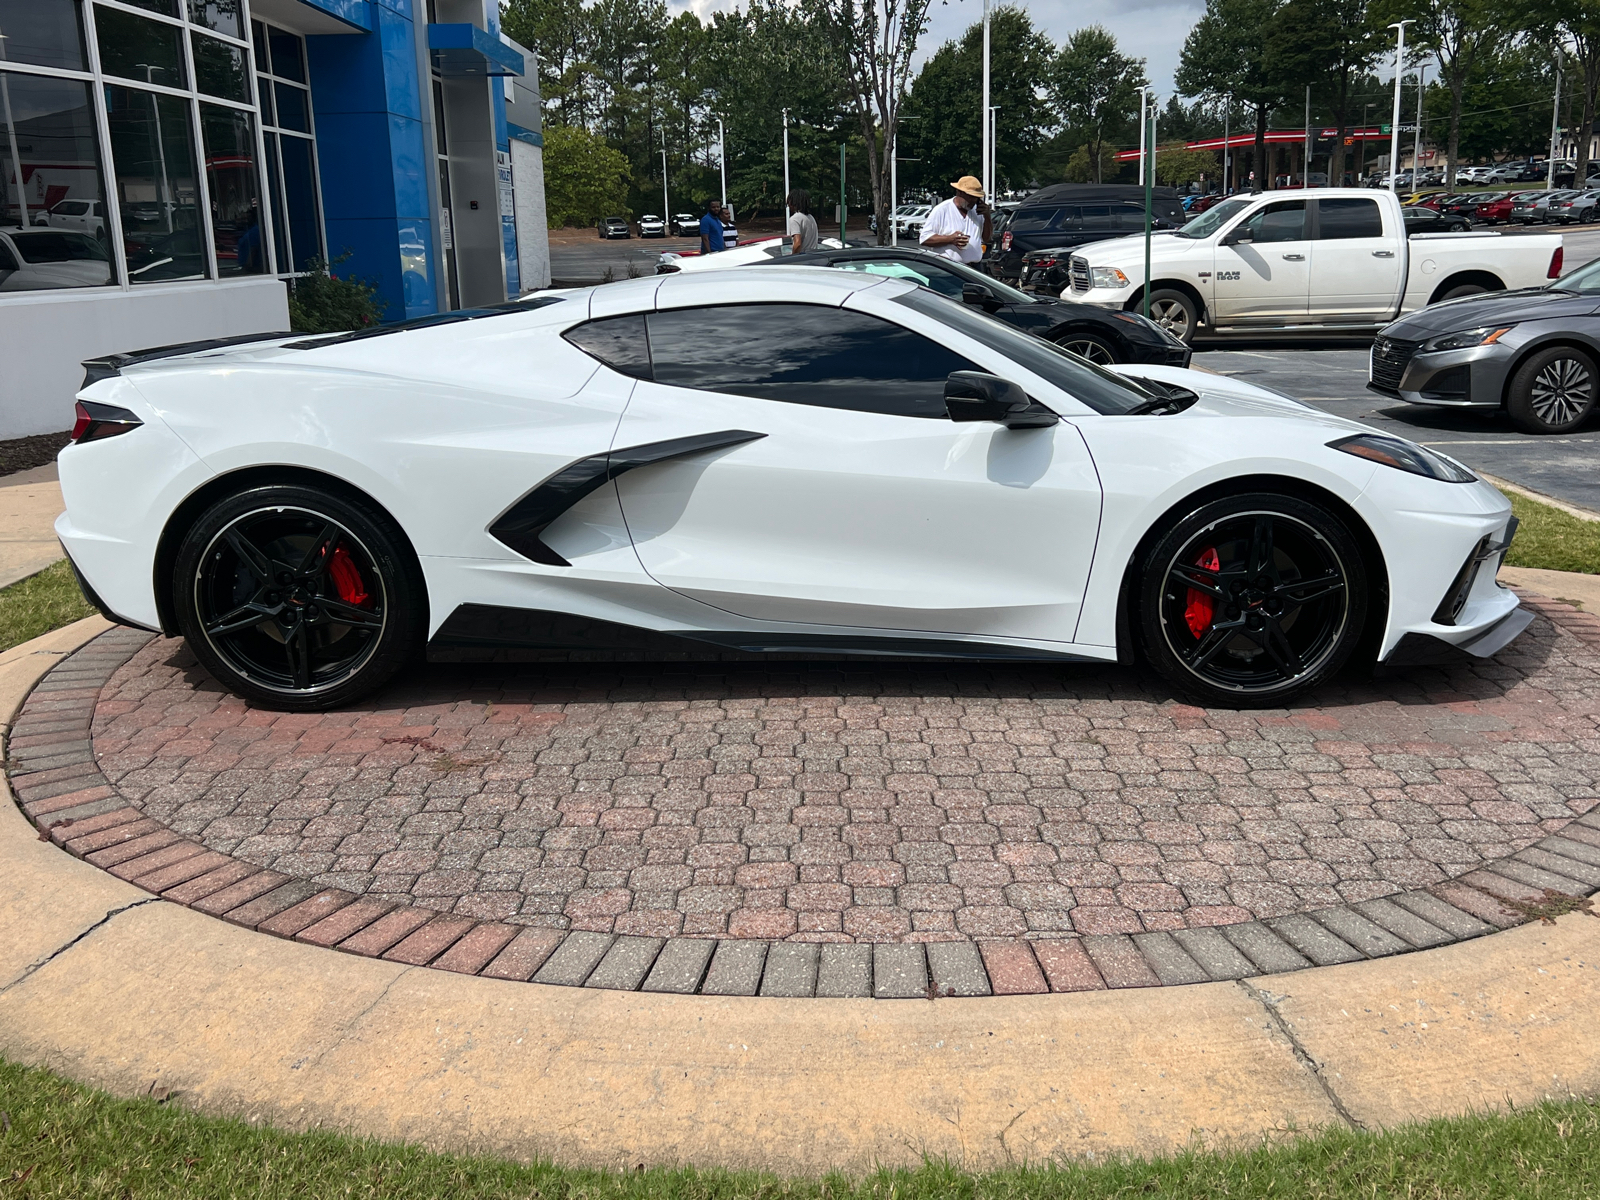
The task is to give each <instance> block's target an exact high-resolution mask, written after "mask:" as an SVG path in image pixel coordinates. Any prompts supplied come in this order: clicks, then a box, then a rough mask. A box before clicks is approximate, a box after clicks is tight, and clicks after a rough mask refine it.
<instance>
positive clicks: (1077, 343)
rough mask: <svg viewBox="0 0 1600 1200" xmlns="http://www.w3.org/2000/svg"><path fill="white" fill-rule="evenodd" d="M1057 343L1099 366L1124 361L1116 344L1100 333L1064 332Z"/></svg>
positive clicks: (1107, 365)
mask: <svg viewBox="0 0 1600 1200" xmlns="http://www.w3.org/2000/svg"><path fill="white" fill-rule="evenodd" d="M1056 345H1058V346H1060V347H1061V348H1062V349H1063V350H1069V351H1071V352H1072V353H1073V354H1076V355H1077V356H1078V357H1079V358H1086V359H1088V360H1089V361H1090V362H1092V363H1094V364H1095V365H1097V366H1101V367H1109V366H1110V365H1111V364H1113V363H1119V362H1122V361H1123V359H1122V357H1121V356H1119V355H1118V353H1117V348H1116V346H1115V345H1114V344H1113V343H1112V342H1111V341H1110V339H1109V338H1105V337H1102V336H1100V334H1098V333H1089V332H1087V331H1080V330H1074V331H1073V332H1071V333H1064V334H1062V335H1061V336H1060V337H1059V338H1057V339H1056Z"/></svg>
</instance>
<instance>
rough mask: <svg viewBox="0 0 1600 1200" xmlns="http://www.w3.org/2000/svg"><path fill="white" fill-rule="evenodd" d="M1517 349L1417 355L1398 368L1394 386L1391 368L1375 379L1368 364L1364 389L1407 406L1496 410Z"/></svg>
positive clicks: (1475, 348) (1499, 345)
mask: <svg viewBox="0 0 1600 1200" xmlns="http://www.w3.org/2000/svg"><path fill="white" fill-rule="evenodd" d="M1517 352H1518V347H1517V346H1514V345H1509V344H1507V342H1506V341H1500V342H1496V343H1495V344H1494V345H1492V346H1473V347H1471V348H1470V349H1467V350H1440V351H1434V352H1432V353H1424V352H1422V351H1417V352H1416V353H1414V354H1412V355H1411V356H1410V358H1409V359H1408V360H1407V361H1406V362H1405V363H1404V365H1403V366H1402V367H1401V370H1400V373H1399V379H1398V381H1397V382H1390V381H1391V380H1392V379H1393V376H1394V370H1393V366H1392V365H1391V366H1390V368H1389V370H1388V371H1387V372H1386V373H1385V375H1384V376H1383V377H1382V378H1375V376H1377V375H1378V372H1377V371H1375V370H1374V369H1373V367H1372V365H1371V362H1370V360H1369V366H1368V375H1367V388H1368V390H1369V391H1374V392H1377V393H1378V394H1379V395H1380V396H1392V397H1393V398H1395V399H1396V400H1404V401H1405V402H1406V403H1408V404H1429V405H1434V406H1437V407H1441V408H1479V409H1496V408H1499V407H1500V405H1501V402H1502V400H1503V399H1504V397H1505V387H1506V377H1507V376H1508V375H1509V374H1510V373H1511V365H1512V363H1513V362H1514V361H1515V360H1516V357H1517Z"/></svg>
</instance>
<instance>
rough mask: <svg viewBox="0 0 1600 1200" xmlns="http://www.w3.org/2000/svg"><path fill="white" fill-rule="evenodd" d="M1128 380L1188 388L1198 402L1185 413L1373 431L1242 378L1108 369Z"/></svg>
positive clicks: (1127, 366) (1188, 370)
mask: <svg viewBox="0 0 1600 1200" xmlns="http://www.w3.org/2000/svg"><path fill="white" fill-rule="evenodd" d="M1107 370H1111V371H1115V372H1116V373H1117V374H1119V375H1126V376H1128V377H1129V378H1130V379H1153V380H1155V381H1156V382H1157V383H1169V384H1173V385H1175V386H1177V387H1182V388H1188V389H1189V390H1190V391H1191V392H1195V393H1196V394H1198V395H1199V397H1200V399H1199V400H1197V401H1196V402H1195V403H1194V404H1192V405H1190V406H1189V407H1188V408H1186V409H1185V410H1184V412H1185V413H1206V414H1209V415H1211V416H1217V417H1287V418H1289V419H1291V420H1303V421H1308V422H1311V423H1312V424H1317V425H1323V426H1325V427H1327V428H1329V429H1332V430H1334V431H1335V432H1336V433H1371V432H1372V430H1371V429H1369V428H1368V427H1367V426H1365V425H1361V424H1359V423H1357V422H1355V421H1347V420H1345V419H1344V418H1343V417H1336V416H1333V415H1332V414H1331V413H1326V412H1323V411H1322V410H1321V409H1320V408H1313V407H1311V405H1309V404H1302V403H1301V402H1300V401H1298V400H1296V399H1294V398H1293V397H1292V396H1286V395H1284V394H1283V393H1282V392H1275V391H1271V390H1270V389H1268V388H1264V387H1261V386H1260V385H1259V384H1254V383H1246V382H1245V381H1244V380H1242V379H1230V378H1229V377H1228V376H1226V375H1218V374H1216V373H1215V372H1213V371H1200V370H1196V369H1194V368H1193V367H1167V366H1157V365H1155V364H1152V363H1122V364H1119V365H1117V366H1113V367H1108V368H1107Z"/></svg>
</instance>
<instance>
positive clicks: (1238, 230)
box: [1222, 225, 1256, 246]
mask: <svg viewBox="0 0 1600 1200" xmlns="http://www.w3.org/2000/svg"><path fill="white" fill-rule="evenodd" d="M1255 240H1256V238H1255V234H1254V233H1253V232H1251V230H1250V227H1249V226H1248V225H1236V226H1234V227H1233V228H1232V229H1230V230H1229V231H1228V236H1227V237H1225V238H1223V239H1222V244H1223V245H1224V246H1237V245H1238V244H1239V243H1240V242H1253V241H1255Z"/></svg>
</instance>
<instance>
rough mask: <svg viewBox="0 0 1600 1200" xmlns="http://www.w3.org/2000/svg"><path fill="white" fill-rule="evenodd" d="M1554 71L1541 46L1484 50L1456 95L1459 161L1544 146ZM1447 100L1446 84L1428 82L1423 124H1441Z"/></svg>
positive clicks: (1534, 151) (1521, 152)
mask: <svg viewBox="0 0 1600 1200" xmlns="http://www.w3.org/2000/svg"><path fill="white" fill-rule="evenodd" d="M1554 74H1555V69H1554V63H1553V62H1552V61H1551V59H1550V56H1549V55H1548V54H1547V53H1546V52H1545V48H1544V47H1543V46H1538V47H1534V46H1512V47H1510V48H1509V49H1505V50H1502V51H1496V52H1494V53H1491V54H1486V55H1484V56H1483V58H1482V59H1481V60H1480V61H1479V63H1478V68H1477V70H1476V71H1475V72H1474V73H1473V78H1472V79H1471V80H1470V81H1469V82H1468V83H1467V85H1466V87H1465V88H1464V89H1463V90H1462V94H1461V95H1462V100H1461V103H1462V113H1461V142H1460V153H1461V158H1462V160H1463V161H1486V160H1492V159H1493V158H1494V157H1495V156H1496V155H1497V154H1507V153H1509V154H1512V155H1517V156H1523V157H1525V156H1528V155H1531V154H1537V153H1540V152H1542V151H1545V150H1548V149H1549V147H1550V94H1551V91H1552V90H1553V87H1554V83H1555V79H1554ZM1413 86H1414V85H1413ZM1450 100H1451V98H1450V89H1449V88H1448V87H1445V86H1444V85H1443V84H1438V83H1435V84H1430V85H1429V86H1428V89H1427V92H1426V96H1425V99H1424V104H1423V111H1424V113H1425V114H1426V119H1427V123H1428V125H1429V126H1433V127H1436V128H1445V127H1446V125H1447V123H1448V122H1449V120H1450Z"/></svg>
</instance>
